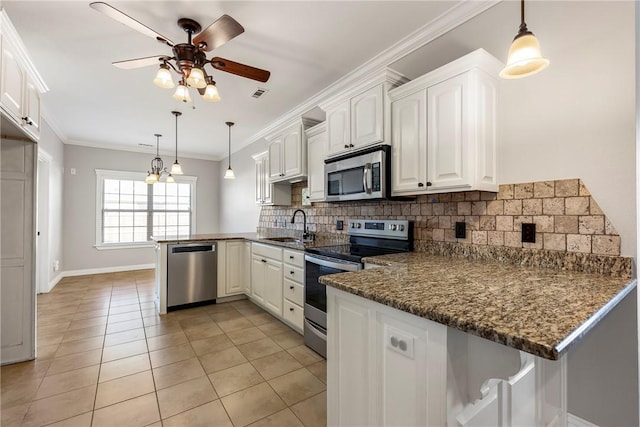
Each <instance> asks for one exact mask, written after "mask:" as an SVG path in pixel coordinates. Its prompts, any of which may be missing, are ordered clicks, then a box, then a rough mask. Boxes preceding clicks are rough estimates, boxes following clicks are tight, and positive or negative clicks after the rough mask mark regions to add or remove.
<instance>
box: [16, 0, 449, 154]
mask: <svg viewBox="0 0 640 427" xmlns="http://www.w3.org/2000/svg"><path fill="white" fill-rule="evenodd" d="M457 3H459V1H457V0H448V1H407V2H405V1H363V2H360V1H335V2H334V1H301V2H295V1H294V2H269V1H249V2H244V1H229V2H216V1H168V2H152V1H130V2H123V1H113V2H110V4H111V5H112V6H114V7H116V8H117V9H119V10H121V11H122V12H124V13H126V14H128V15H129V16H131V17H133V18H135V19H137V20H138V21H140V22H142V23H144V24H145V25H147V26H148V27H150V28H152V29H154V30H155V31H157V32H158V33H160V34H162V35H164V36H166V37H168V38H169V39H171V40H173V41H174V42H176V43H180V42H183V41H186V34H185V33H184V32H183V31H182V30H181V29H180V28H179V27H178V26H177V24H176V21H177V19H178V18H181V17H189V18H192V19H195V20H197V21H198V22H200V24H201V25H202V26H203V27H205V28H206V27H207V26H208V25H209V24H210V23H211V22H213V21H214V20H215V19H217V18H218V17H219V16H220V15H222V14H224V13H226V14H228V15H231V16H232V17H233V18H235V19H236V20H237V21H238V22H240V24H242V25H243V26H244V28H245V33H243V34H241V35H240V36H238V37H237V38H235V39H233V40H231V41H230V42H228V43H227V44H226V45H224V46H221V47H220V48H218V49H216V50H214V51H213V52H209V54H208V55H207V56H208V57H209V58H210V57H212V56H222V57H224V58H228V59H230V60H233V61H237V62H242V63H245V64H248V65H252V66H255V67H258V68H263V69H267V70H269V71H271V79H270V80H269V81H268V82H267V83H259V82H255V81H252V80H248V79H245V78H242V77H238V76H234V75H231V74H228V73H224V72H220V71H217V72H215V71H214V72H213V76H214V79H215V80H216V81H217V84H218V88H219V90H220V95H221V96H222V101H220V102H218V103H206V102H204V101H202V100H201V99H200V97H199V96H198V95H195V96H192V98H194V99H195V110H194V109H193V108H192V105H191V104H189V105H186V104H180V103H178V102H176V101H175V100H173V98H172V97H171V95H172V94H173V91H172V90H167V89H160V88H158V87H156V86H154V85H153V84H152V82H151V81H152V79H153V77H154V76H155V72H156V68H155V67H147V68H142V69H137V70H121V69H118V68H115V67H114V66H112V65H111V62H114V61H120V60H126V59H132V58H139V57H145V56H152V55H162V54H171V51H170V48H169V47H167V46H163V45H161V44H160V43H158V42H156V41H155V40H153V39H151V38H149V37H146V36H144V35H142V34H140V33H137V32H135V31H134V30H132V29H130V28H128V27H126V26H124V25H122V24H120V23H118V22H116V21H114V20H112V19H109V18H108V17H106V16H104V15H102V14H101V13H98V12H96V11H95V10H93V9H91V8H90V7H89V1H66V2H63V1H10V0H9V1H7V0H4V1H3V8H4V9H5V10H6V12H7V14H8V16H9V18H10V19H11V21H12V22H13V24H14V26H15V27H16V29H17V31H18V33H19V34H20V36H21V38H22V40H23V42H24V44H25V46H26V48H27V50H28V51H29V52H30V54H31V57H32V59H33V62H34V64H35V66H36V68H37V69H38V70H39V72H40V74H41V75H42V77H43V79H44V81H45V82H46V84H47V85H48V86H49V88H50V91H49V92H48V93H46V94H44V95H43V97H42V103H43V106H44V111H45V114H46V117H47V118H48V119H50V120H51V121H52V122H53V123H52V124H53V126H54V127H55V128H57V129H58V130H59V133H61V134H62V135H61V136H62V137H63V138H64V140H65V141H64V142H66V143H72V144H82V145H93V146H104V147H113V148H125V149H129V150H145V151H153V150H150V149H148V148H146V149H144V148H141V147H139V145H138V144H155V138H154V137H153V134H154V133H161V134H163V135H165V137H164V138H163V139H162V140H161V142H160V144H161V151H165V152H166V151H172V150H173V148H174V144H175V125H174V123H175V119H174V116H173V115H171V111H172V110H178V111H182V112H183V113H184V114H183V115H182V117H181V118H180V119H179V125H178V126H179V149H180V152H181V153H183V154H184V155H185V156H186V155H189V156H192V157H202V158H214V159H219V158H224V157H226V155H227V143H228V130H227V127H226V126H225V124H224V122H225V121H234V122H235V123H236V126H234V128H233V130H232V146H233V148H232V151H236V150H238V149H240V148H241V147H243V146H245V145H248V144H249V143H251V142H253V141H252V137H253V136H254V135H256V134H257V133H258V132H260V131H261V130H262V129H264V128H265V127H266V126H267V125H269V124H270V123H272V122H274V121H275V120H276V119H277V118H278V117H280V116H282V115H284V114H285V113H286V112H287V111H289V110H291V109H293V108H294V107H296V106H298V105H299V104H301V103H302V102H304V101H305V100H307V99H308V98H310V97H311V96H313V95H315V94H317V93H318V92H320V91H321V90H323V89H324V88H326V87H327V86H329V85H330V84H331V83H333V82H335V81H336V80H338V79H339V78H341V77H342V76H344V75H346V74H348V73H349V72H350V71H352V70H354V69H355V68H356V67H358V66H359V65H361V64H363V63H365V62H366V61H368V60H369V59H371V58H372V57H374V56H375V55H376V54H377V53H379V52H380V51H382V50H384V49H386V48H388V47H389V46H391V45H393V44H394V43H396V42H397V41H399V40H401V39H402V38H404V37H406V36H407V35H409V34H411V33H412V32H414V31H415V30H416V29H418V28H420V27H422V26H424V25H425V24H426V23H428V22H429V21H431V20H433V19H434V18H436V17H437V16H439V15H441V14H442V13H444V12H445V11H447V10H448V9H450V8H451V7H453V6H455V5H456V4H457ZM209 71H211V69H209ZM258 87H262V88H266V89H268V90H269V92H268V93H267V94H266V95H264V96H263V97H262V98H261V99H254V98H252V97H251V95H252V94H253V92H254V91H255V90H256V89H257V88H258Z"/></svg>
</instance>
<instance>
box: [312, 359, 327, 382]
mask: <svg viewBox="0 0 640 427" xmlns="http://www.w3.org/2000/svg"><path fill="white" fill-rule="evenodd" d="M307 369H308V370H309V372H311V373H312V374H313V375H315V376H316V377H317V378H318V379H319V380H320V381H322V382H323V383H325V384H326V383H327V361H326V360H321V361H320V362H316V363H314V364H313V365H309V366H307Z"/></svg>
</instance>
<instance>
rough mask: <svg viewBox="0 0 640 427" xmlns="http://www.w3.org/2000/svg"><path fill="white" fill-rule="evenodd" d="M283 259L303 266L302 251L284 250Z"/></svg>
mask: <svg viewBox="0 0 640 427" xmlns="http://www.w3.org/2000/svg"><path fill="white" fill-rule="evenodd" d="M283 261H284V262H286V263H287V264H293V265H296V266H298V267H304V252H300V251H291V250H288V249H285V250H284V256H283Z"/></svg>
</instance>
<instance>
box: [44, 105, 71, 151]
mask: <svg viewBox="0 0 640 427" xmlns="http://www.w3.org/2000/svg"><path fill="white" fill-rule="evenodd" d="M40 118H41V119H42V120H44V121H45V122H47V125H48V126H49V128H51V130H52V131H53V133H54V134H55V135H56V136H57V137H58V139H60V141H62V143H63V144H66V143H67V140H68V139H69V138H67V134H65V133H64V131H63V130H62V128H61V127H60V126H59V125H58V122H57V121H56V120H55V119H54V118H53V116H52V115H51V114H49V109H48V108H47V107H46V105H45V103H44V102H42V103H41V104H40Z"/></svg>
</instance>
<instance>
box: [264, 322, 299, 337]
mask: <svg viewBox="0 0 640 427" xmlns="http://www.w3.org/2000/svg"><path fill="white" fill-rule="evenodd" d="M258 329H260V330H261V331H262V332H264V333H265V334H266V335H267V336H268V337H271V336H273V335H278V334H283V333H285V332H291V328H290V327H288V326H287V325H285V324H284V323H281V322H278V321H277V320H274V321H273V322H269V323H265V324H262V325H258Z"/></svg>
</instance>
